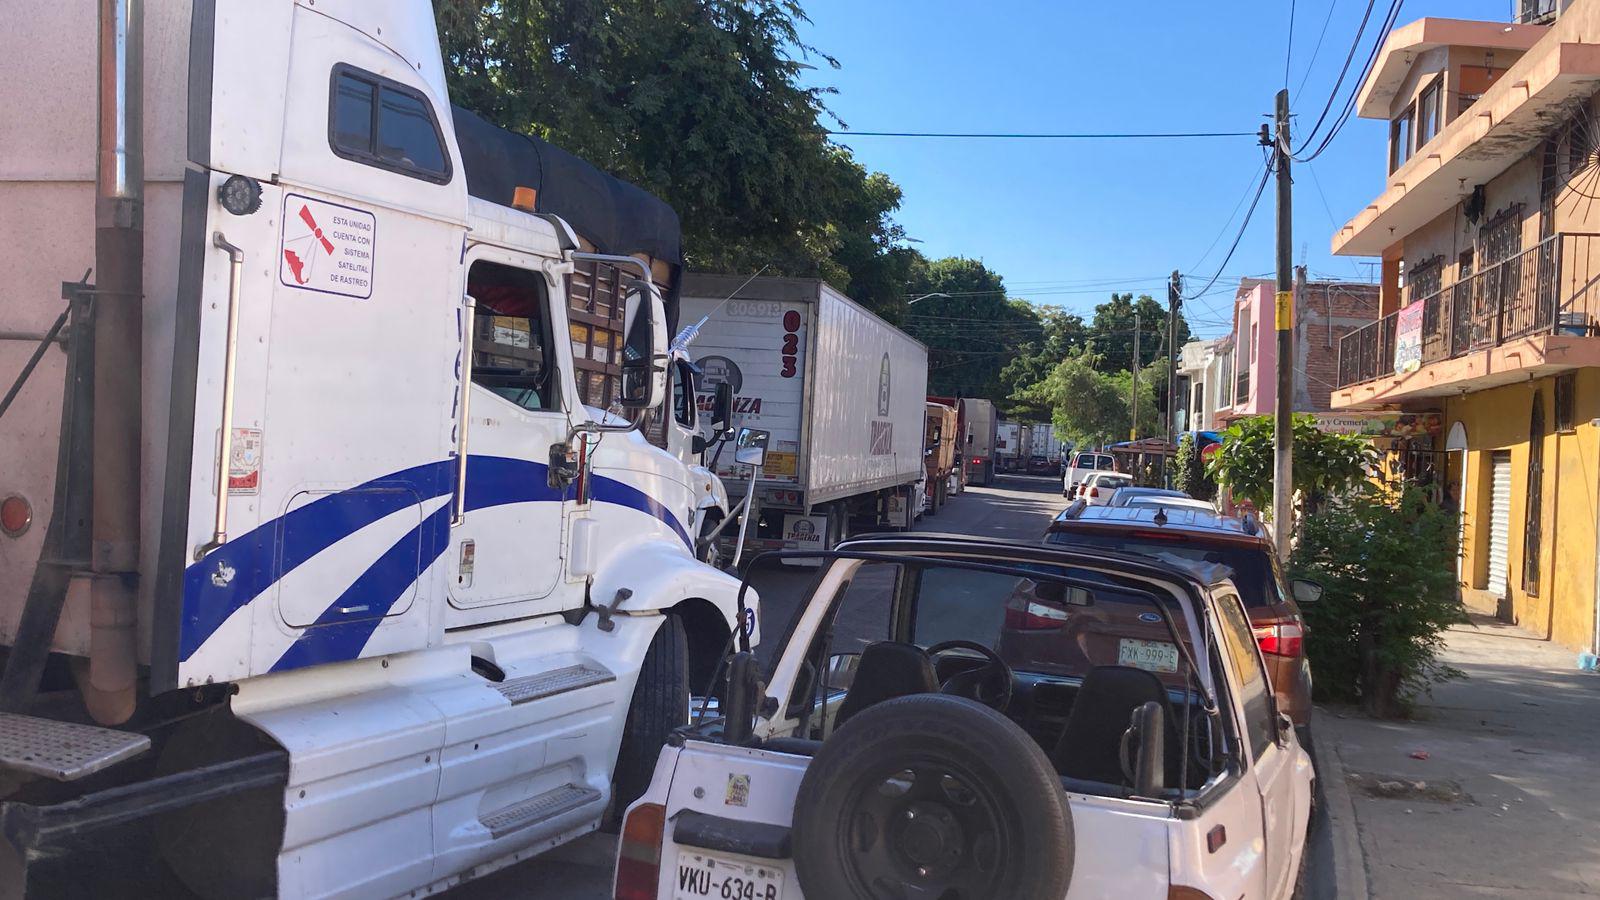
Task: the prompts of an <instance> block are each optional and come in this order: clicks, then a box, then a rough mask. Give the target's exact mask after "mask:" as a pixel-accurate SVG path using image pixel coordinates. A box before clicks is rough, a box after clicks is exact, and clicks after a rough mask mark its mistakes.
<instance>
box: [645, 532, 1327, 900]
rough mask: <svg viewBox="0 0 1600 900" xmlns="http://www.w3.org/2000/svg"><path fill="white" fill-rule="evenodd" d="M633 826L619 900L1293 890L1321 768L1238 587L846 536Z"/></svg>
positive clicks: (1142, 567)
mask: <svg viewBox="0 0 1600 900" xmlns="http://www.w3.org/2000/svg"><path fill="white" fill-rule="evenodd" d="M822 557H823V558H824V560H825V562H824V568H823V570H822V572H821V577H820V578H819V579H818V580H817V582H816V584H815V587H814V588H813V590H812V593H811V594H810V597H809V600H808V602H806V603H805V604H804V605H803V606H801V607H800V609H799V611H798V612H797V613H796V614H795V617H794V619H793V622H792V624H791V626H790V629H791V630H790V632H789V634H788V635H787V636H786V637H785V639H784V641H783V643H782V644H780V645H779V646H777V647H776V648H775V653H774V655H773V656H772V658H771V662H770V665H769V666H767V667H766V668H765V670H764V671H762V672H760V673H758V672H757V671H756V663H755V660H754V657H753V656H751V655H749V654H740V655H735V656H734V657H733V658H732V659H731V660H730V662H729V666H728V668H729V672H730V674H729V681H728V689H727V692H726V694H725V701H724V703H723V706H722V711H723V713H724V715H725V718H724V719H720V720H715V721H709V722H705V723H701V724H698V725H696V726H691V727H689V728H687V729H683V730H680V732H679V733H678V735H677V736H676V737H675V738H674V739H673V740H671V741H669V742H668V746H667V747H666V748H665V749H664V750H663V751H662V755H661V759H660V761H659V762H658V764H657V766H656V772H655V778H654V780H653V781H652V782H651V785H650V787H649V789H648V790H646V791H645V793H644V795H643V796H642V797H641V798H640V799H639V801H638V802H636V803H635V804H634V805H633V806H632V807H631V808H630V809H629V811H628V814H627V817H626V819H625V821H624V826H623V832H622V840H621V844H620V847H619V857H618V863H617V870H616V883H615V895H616V897H617V898H618V900H656V898H673V900H686V898H706V897H710V898H721V897H744V898H760V900H800V898H802V897H810V898H813V900H834V898H865V897H930V898H945V900H965V898H988V897H1005V898H1009V900H1061V898H1068V900H1091V898H1105V897H1117V898H1123V900H1171V898H1185V900H1191V898H1192V900H1201V898H1222V897H1226V898H1244V900H1268V898H1271V900H1282V898H1287V897H1289V896H1290V895H1291V893H1292V892H1293V891H1294V890H1295V888H1296V884H1297V882H1298V880H1299V877H1300V876H1299V873H1300V869H1301V866H1302V859H1303V855H1304V846H1305V837H1306V829H1307V825H1308V822H1309V816H1310V811H1311V799H1312V786H1313V785H1312V779H1313V772H1312V765H1311V760H1310V758H1309V756H1307V754H1306V752H1305V751H1304V750H1303V749H1301V746H1300V744H1299V743H1298V741H1297V738H1296V736H1295V733H1294V729H1293V728H1292V727H1291V726H1290V723H1289V721H1288V719H1287V718H1285V717H1284V716H1282V715H1281V714H1280V713H1279V712H1278V710H1277V708H1276V706H1275V701H1274V699H1273V694H1272V690H1271V686H1270V684H1269V683H1268V681H1267V674H1266V671H1265V668H1264V666H1263V662H1262V657H1261V655H1260V652H1259V650H1258V648H1257V646H1256V643H1255V640H1254V638H1253V637H1252V634H1251V630H1250V623H1249V620H1248V618H1247V617H1246V613H1245V610H1244V607H1243V606H1242V605H1241V603H1240V601H1239V597H1238V593H1237V591H1236V590H1235V587H1234V585H1233V584H1232V582H1231V581H1230V580H1229V574H1230V573H1229V572H1228V570H1226V569H1222V568H1218V567H1214V566H1213V567H1203V568H1195V567H1190V566H1187V565H1182V564H1178V563H1175V562H1174V563H1167V562H1163V561H1160V560H1158V559H1156V558H1152V557H1136V556H1130V555H1120V554H1115V553H1109V552H1105V551H1094V552H1082V551H1066V550H1058V549H1057V548H1054V547H1043V546H1040V545H1037V544H1027V543H1023V542H1008V541H1000V540H982V539H974V538H970V537H960V538H955V537H937V536H926V535H903V536H879V537H873V538H863V539H859V540H854V541H849V542H847V543H845V544H843V545H841V547H840V548H839V549H838V551H837V552H835V553H832V554H822Z"/></svg>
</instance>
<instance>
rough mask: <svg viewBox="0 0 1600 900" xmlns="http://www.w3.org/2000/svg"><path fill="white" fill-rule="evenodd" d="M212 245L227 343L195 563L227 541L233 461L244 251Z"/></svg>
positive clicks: (218, 241)
mask: <svg viewBox="0 0 1600 900" xmlns="http://www.w3.org/2000/svg"><path fill="white" fill-rule="evenodd" d="M211 245H212V246H213V247H216V248H217V249H218V250H223V251H225V252H226V253H227V254H228V343H227V346H226V349H225V350H224V352H223V363H222V439H221V440H220V441H218V448H217V468H216V488H217V512H216V524H215V527H213V528H212V531H211V540H210V541H207V542H206V543H204V544H201V545H200V546H198V547H196V548H195V549H194V558H195V560H196V561H198V560H201V559H204V558H205V555H206V554H207V553H210V552H211V551H213V550H215V549H217V548H218V547H221V546H222V545H223V544H226V543H227V542H228V469H229V466H230V465H231V462H232V459H233V371H234V365H235V363H236V362H237V361H238V356H239V284H240V282H241V281H242V280H243V279H244V251H243V250H241V249H240V248H239V247H237V246H235V245H233V244H230V243H228V239H227V238H226V237H223V235H222V232H220V231H216V232H212V234H211Z"/></svg>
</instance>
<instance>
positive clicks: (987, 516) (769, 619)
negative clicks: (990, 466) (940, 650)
mask: <svg viewBox="0 0 1600 900" xmlns="http://www.w3.org/2000/svg"><path fill="white" fill-rule="evenodd" d="M1063 505H1064V501H1063V500H1062V499H1061V482H1060V480H1059V479H1053V478H1033V477H1026V476H1010V475H1001V476H999V477H998V479H997V481H996V483H995V484H994V485H993V486H991V487H970V488H968V489H967V491H966V492H965V493H963V494H961V495H960V496H958V497H953V498H951V500H950V502H949V504H948V505H946V506H945V507H944V508H943V509H941V510H940V511H939V514H938V515H937V516H925V517H923V519H922V520H921V521H920V522H918V523H917V527H916V530H917V531H931V532H941V533H949V534H971V535H983V536H985V537H1005V538H1018V539H1024V540H1027V539H1033V538H1037V537H1038V536H1039V535H1041V534H1043V533H1044V529H1045V526H1046V525H1047V524H1048V523H1049V521H1050V517H1051V516H1054V515H1055V514H1056V513H1058V512H1060V511H1061V508H1062V506H1063ZM814 577H815V570H814V569H804V568H796V567H789V566H782V565H771V566H762V567H760V568H759V569H757V570H753V571H752V572H751V575H750V580H751V584H752V585H753V586H754V587H755V588H756V589H757V590H758V591H759V592H760V594H761V633H762V635H764V636H765V638H766V640H765V641H764V642H763V645H762V648H761V649H762V650H764V651H765V652H766V653H771V652H772V651H773V650H774V649H776V645H777V642H778V639H779V638H780V637H781V636H782V634H783V632H784V628H785V626H786V625H787V624H788V622H789V618H790V617H791V616H792V615H793V614H794V612H795V610H796V608H798V607H799V605H800V604H801V602H802V601H803V600H804V599H805V596H806V594H807V593H808V591H809V588H810V586H811V582H812V580H813V579H814ZM615 847H616V839H615V838H613V837H612V836H610V835H603V834H594V835H590V836H589V837H586V838H582V839H580V840H577V841H574V842H572V843H571V844H568V845H567V846H565V847H561V848H559V849H557V850H555V851H553V852H552V853H549V854H546V855H544V856H541V857H539V858H537V859H533V860H530V861H528V862H525V863H520V864H518V865H515V866H511V867H509V868H506V869H502V870H501V871H499V872H496V873H494V874H492V875H488V876H486V877H484V878H481V879H479V880H477V881H473V882H470V883H468V884H466V885H463V886H462V887H460V888H457V889H455V890H453V891H451V892H449V894H448V896H449V897H450V898H452V900H491V898H493V900H501V898H506V900H511V898H518V900H521V898H527V900H533V898H552V900H553V898H560V900H608V898H610V897H611V871H612V865H613V864H614V861H615Z"/></svg>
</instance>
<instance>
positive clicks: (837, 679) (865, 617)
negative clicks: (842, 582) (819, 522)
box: [827, 562, 901, 691]
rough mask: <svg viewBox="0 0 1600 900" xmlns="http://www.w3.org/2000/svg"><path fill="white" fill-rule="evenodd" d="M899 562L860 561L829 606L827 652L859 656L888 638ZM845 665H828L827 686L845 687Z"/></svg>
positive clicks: (847, 676) (850, 673)
mask: <svg viewBox="0 0 1600 900" xmlns="http://www.w3.org/2000/svg"><path fill="white" fill-rule="evenodd" d="M900 568H901V567H900V564H899V563H884V562H864V563H862V564H861V567H860V568H859V569H857V570H856V574H855V577H853V578H851V579H850V584H849V585H848V586H846V587H845V589H844V593H843V594H841V595H840V597H839V601H838V603H837V604H836V605H835V606H834V608H833V613H832V616H833V619H832V625H833V627H832V628H831V629H830V632H831V635H832V636H831V638H830V639H829V641H828V654H829V656H859V655H860V653H861V651H862V650H865V649H866V648H867V645H868V644H874V643H877V642H878V641H886V640H889V639H890V637H891V636H892V635H893V633H894V594H895V589H896V587H897V586H898V585H899V579H900ZM854 671H855V670H854V669H853V668H851V667H849V666H842V667H830V668H829V673H830V677H829V680H828V684H827V687H828V690H830V691H842V690H849V688H850V680H851V678H850V676H853V675H854Z"/></svg>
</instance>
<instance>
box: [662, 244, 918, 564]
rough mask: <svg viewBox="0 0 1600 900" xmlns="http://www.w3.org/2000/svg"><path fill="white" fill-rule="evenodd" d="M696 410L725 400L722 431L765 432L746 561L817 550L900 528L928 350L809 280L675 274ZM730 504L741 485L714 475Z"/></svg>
mask: <svg viewBox="0 0 1600 900" xmlns="http://www.w3.org/2000/svg"><path fill="white" fill-rule="evenodd" d="M701 319H704V320H705V324H704V325H702V326H701V327H700V330H699V333H698V334H697V335H696V336H695V337H694V338H693V341H692V343H691V344H690V347H689V349H690V350H691V351H692V352H693V354H694V356H695V358H696V359H697V360H698V361H699V365H700V366H701V370H702V379H701V385H700V391H701V398H702V399H701V402H702V404H705V403H706V402H707V400H708V398H709V396H710V394H711V392H713V391H714V390H715V387H716V385H717V384H720V383H722V382H724V381H726V382H730V383H731V384H732V385H733V389H734V395H735V400H734V417H733V419H734V424H735V425H738V426H749V427H752V428H761V429H764V430H766V431H769V432H771V439H770V442H769V444H768V452H767V461H766V465H765V466H764V467H763V470H762V472H761V475H760V477H759V479H758V480H757V482H756V489H757V494H756V503H757V507H758V515H757V521H756V522H753V523H750V524H751V526H752V527H751V528H750V530H749V531H750V535H753V537H748V536H747V538H746V541H747V544H748V545H749V546H751V547H752V548H759V549H791V550H793V549H815V548H818V547H827V548H831V547H832V546H833V545H834V544H836V543H838V541H839V540H841V539H842V538H843V537H844V536H845V535H846V534H847V533H848V532H849V529H850V528H851V527H855V528H857V529H860V528H884V527H889V528H904V527H909V525H910V524H911V517H912V516H914V515H915V510H916V504H915V487H916V485H917V483H918V482H919V481H920V480H921V479H922V478H923V477H924V472H925V470H924V467H923V446H922V437H923V425H924V412H925V406H924V404H925V399H924V398H925V395H926V393H927V385H928V350H927V348H926V347H925V346H923V345H922V344H921V343H920V342H918V341H916V340H915V339H913V338H912V337H910V336H909V335H907V334H906V333H905V332H903V331H901V330H900V329H898V328H895V327H894V326H893V325H890V324H889V323H888V322H885V321H884V320H882V319H880V318H878V317H877V316H876V315H873V314H872V313H871V312H869V311H868V310H867V309H866V308H865V307H863V306H861V305H860V304H859V303H856V302H855V301H853V300H851V299H850V298H849V297H846V296H845V295H844V294H842V293H840V292H839V291H837V290H835V289H834V288H833V287H832V286H831V285H829V284H827V283H826V282H824V281H821V280H819V279H815V278H775V277H774V278H765V277H763V278H755V279H748V278H746V277H745V276H733V275H706V274H689V275H687V276H685V278H684V284H683V300H682V321H683V322H684V323H686V324H691V325H692V324H693V323H696V322H699V321H700V320H701ZM716 471H717V472H718V474H719V475H721V476H722V478H723V481H724V483H726V484H727V486H728V490H729V493H730V494H731V495H732V496H736V497H742V496H743V495H744V491H745V487H746V485H747V483H748V481H747V478H748V473H747V472H741V471H739V470H738V467H736V466H734V465H733V462H732V459H731V456H730V455H727V454H724V455H723V456H722V457H721V458H720V460H719V462H718V463H717V465H716Z"/></svg>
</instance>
